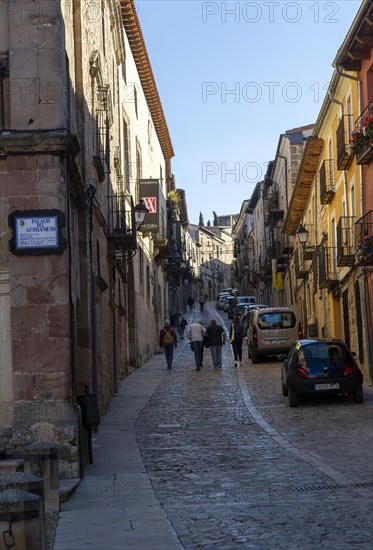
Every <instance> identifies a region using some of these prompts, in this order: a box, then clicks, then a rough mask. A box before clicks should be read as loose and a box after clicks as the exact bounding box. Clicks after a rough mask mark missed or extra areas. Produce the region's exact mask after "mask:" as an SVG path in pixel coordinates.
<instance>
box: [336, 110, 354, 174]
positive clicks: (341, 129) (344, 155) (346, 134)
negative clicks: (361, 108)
mask: <svg viewBox="0 0 373 550" xmlns="http://www.w3.org/2000/svg"><path fill="white" fill-rule="evenodd" d="M352 127H353V119H352V115H343V116H342V118H341V120H340V122H339V125H338V129H337V167H338V170H347V169H348V168H349V166H350V164H351V162H352V158H353V154H352V152H351V148H350V128H352Z"/></svg>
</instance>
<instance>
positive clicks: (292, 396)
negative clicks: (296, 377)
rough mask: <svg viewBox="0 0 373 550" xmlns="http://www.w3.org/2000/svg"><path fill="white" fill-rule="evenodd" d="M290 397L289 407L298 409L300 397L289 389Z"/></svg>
mask: <svg viewBox="0 0 373 550" xmlns="http://www.w3.org/2000/svg"><path fill="white" fill-rule="evenodd" d="M288 395H289V405H290V407H298V395H297V393H296V392H295V391H294V390H292V389H291V388H288Z"/></svg>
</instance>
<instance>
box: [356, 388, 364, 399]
mask: <svg viewBox="0 0 373 550" xmlns="http://www.w3.org/2000/svg"><path fill="white" fill-rule="evenodd" d="M354 401H355V403H362V402H363V401H364V394H363V388H361V387H360V388H359V389H358V390H356V392H355V393H354Z"/></svg>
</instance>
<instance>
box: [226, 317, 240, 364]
mask: <svg viewBox="0 0 373 550" xmlns="http://www.w3.org/2000/svg"><path fill="white" fill-rule="evenodd" d="M229 339H230V342H231V344H232V348H233V355H234V366H235V367H239V366H240V364H241V363H242V343H243V326H242V323H241V320H240V317H239V316H238V315H236V316H235V317H234V318H233V323H232V324H231V328H230V330H229Z"/></svg>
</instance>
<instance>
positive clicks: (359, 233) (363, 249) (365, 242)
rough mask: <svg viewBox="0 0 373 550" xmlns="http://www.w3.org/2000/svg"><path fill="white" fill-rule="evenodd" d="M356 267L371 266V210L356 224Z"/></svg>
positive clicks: (372, 220)
mask: <svg viewBox="0 0 373 550" xmlns="http://www.w3.org/2000/svg"><path fill="white" fill-rule="evenodd" d="M355 227H356V254H355V264H356V265H373V210H369V212H367V214H365V215H364V216H363V217H362V218H360V220H358V221H357V222H356V226H355Z"/></svg>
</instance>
